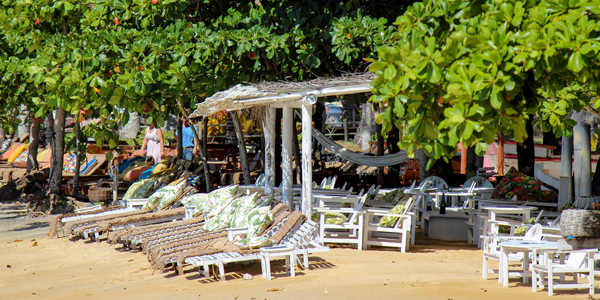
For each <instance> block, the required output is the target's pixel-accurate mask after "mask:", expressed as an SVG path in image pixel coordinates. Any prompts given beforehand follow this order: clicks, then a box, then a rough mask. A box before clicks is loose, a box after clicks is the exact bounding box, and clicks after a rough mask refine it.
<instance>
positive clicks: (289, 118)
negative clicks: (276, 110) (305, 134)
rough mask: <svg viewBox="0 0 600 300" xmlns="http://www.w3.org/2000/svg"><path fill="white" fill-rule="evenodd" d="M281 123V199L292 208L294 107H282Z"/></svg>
mask: <svg viewBox="0 0 600 300" xmlns="http://www.w3.org/2000/svg"><path fill="white" fill-rule="evenodd" d="M281 122H282V123H283V124H282V127H283V128H282V132H281V135H282V137H281V138H282V141H283V148H282V151H281V171H282V173H281V180H282V182H283V186H282V188H283V191H282V199H281V201H282V202H283V203H285V204H287V205H288V206H289V207H290V208H292V209H293V207H294V206H293V205H294V203H293V200H294V199H293V193H294V191H293V189H294V173H293V171H292V153H293V145H292V143H293V141H292V138H293V135H294V133H293V130H294V128H293V124H294V109H293V108H292V107H291V106H289V105H284V107H283V118H282V120H281Z"/></svg>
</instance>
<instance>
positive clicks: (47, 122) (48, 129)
mask: <svg viewBox="0 0 600 300" xmlns="http://www.w3.org/2000/svg"><path fill="white" fill-rule="evenodd" d="M53 123H54V117H53V116H52V113H49V114H47V115H46V118H44V146H45V147H46V148H50V149H52V148H53V146H52V145H53V141H52V137H53V136H54V129H53V128H54V126H53Z"/></svg>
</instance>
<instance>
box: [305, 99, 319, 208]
mask: <svg viewBox="0 0 600 300" xmlns="http://www.w3.org/2000/svg"><path fill="white" fill-rule="evenodd" d="M315 103H317V97H316V96H314V95H308V96H306V97H304V99H303V100H302V170H304V172H302V213H303V214H304V215H305V216H310V215H311V214H312V181H313V180H312V170H313V167H312V155H311V153H312V107H313V105H314V104H315Z"/></svg>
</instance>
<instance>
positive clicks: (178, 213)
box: [65, 188, 194, 241]
mask: <svg viewBox="0 0 600 300" xmlns="http://www.w3.org/2000/svg"><path fill="white" fill-rule="evenodd" d="M193 192H194V190H193V189H191V188H188V189H186V190H185V191H184V192H183V193H182V194H180V195H179V196H177V197H176V198H175V199H174V201H173V202H174V203H173V204H172V205H169V206H166V207H164V208H168V207H175V208H173V209H164V210H161V209H160V208H158V207H157V208H155V209H154V210H149V209H143V210H139V211H131V212H129V213H125V214H115V215H110V216H99V217H94V218H90V219H84V220H78V221H72V222H68V223H67V224H66V225H65V231H66V233H67V234H73V235H75V236H82V237H83V238H85V239H87V238H88V237H89V238H90V239H92V240H95V241H99V235H100V234H102V233H103V232H108V231H111V230H112V231H114V230H119V229H124V228H132V227H136V226H144V225H149V224H157V223H164V222H169V221H174V220H182V219H183V217H184V216H185V209H184V208H183V207H180V208H178V207H177V206H178V205H179V200H180V199H181V198H182V197H184V196H186V195H188V194H190V193H193Z"/></svg>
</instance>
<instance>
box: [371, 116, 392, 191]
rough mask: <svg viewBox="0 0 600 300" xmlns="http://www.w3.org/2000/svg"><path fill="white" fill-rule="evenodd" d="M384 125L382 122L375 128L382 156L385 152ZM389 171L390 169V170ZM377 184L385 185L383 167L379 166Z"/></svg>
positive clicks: (378, 151) (379, 153)
mask: <svg viewBox="0 0 600 300" xmlns="http://www.w3.org/2000/svg"><path fill="white" fill-rule="evenodd" d="M381 129H382V126H381V124H376V125H375V130H376V131H377V155H378V156H381V155H383V154H384V153H385V151H384V150H385V149H383V135H382V134H381ZM388 169H391V167H388ZM388 172H389V170H388ZM377 184H378V185H383V184H384V183H383V167H379V168H377Z"/></svg>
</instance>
